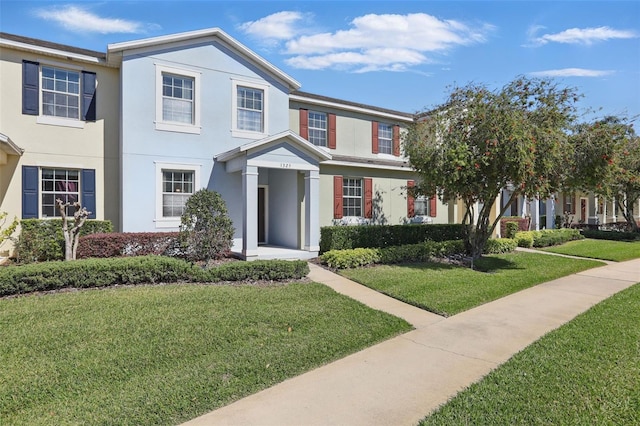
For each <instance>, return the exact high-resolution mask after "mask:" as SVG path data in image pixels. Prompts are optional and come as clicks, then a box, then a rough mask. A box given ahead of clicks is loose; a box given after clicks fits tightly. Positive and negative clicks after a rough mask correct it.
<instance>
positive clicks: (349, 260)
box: [320, 248, 380, 269]
mask: <svg viewBox="0 0 640 426" xmlns="http://www.w3.org/2000/svg"><path fill="white" fill-rule="evenodd" d="M320 260H321V261H322V263H325V264H326V265H327V266H329V267H330V268H335V269H347V268H357V267H359V266H365V265H371V264H373V263H377V262H378V261H379V260H380V254H379V253H378V250H377V249H375V248H355V249H347V250H329V251H328V252H326V253H324V254H322V256H320Z"/></svg>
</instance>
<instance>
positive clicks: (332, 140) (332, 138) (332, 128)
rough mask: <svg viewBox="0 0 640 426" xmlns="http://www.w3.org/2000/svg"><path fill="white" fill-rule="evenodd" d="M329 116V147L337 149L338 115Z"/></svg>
mask: <svg viewBox="0 0 640 426" xmlns="http://www.w3.org/2000/svg"><path fill="white" fill-rule="evenodd" d="M327 115H328V116H329V149H336V115H335V114H327Z"/></svg>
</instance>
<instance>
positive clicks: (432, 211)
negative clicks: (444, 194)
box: [429, 195, 438, 217]
mask: <svg viewBox="0 0 640 426" xmlns="http://www.w3.org/2000/svg"><path fill="white" fill-rule="evenodd" d="M437 205H438V197H436V196H435V195H434V196H433V197H431V198H429V216H431V217H436V216H437V215H438V211H437V210H436V209H437Z"/></svg>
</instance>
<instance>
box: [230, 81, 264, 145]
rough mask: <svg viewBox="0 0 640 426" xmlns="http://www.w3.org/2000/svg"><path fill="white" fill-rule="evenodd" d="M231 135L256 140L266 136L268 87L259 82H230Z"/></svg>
mask: <svg viewBox="0 0 640 426" xmlns="http://www.w3.org/2000/svg"><path fill="white" fill-rule="evenodd" d="M231 87H232V90H233V91H232V92H231V93H232V96H233V99H232V111H231V117H232V118H231V134H232V136H234V137H237V138H244V139H258V138H261V137H264V136H266V135H267V134H268V132H269V129H268V123H269V86H268V85H267V84H262V83H259V82H253V81H245V80H235V79H232V80H231Z"/></svg>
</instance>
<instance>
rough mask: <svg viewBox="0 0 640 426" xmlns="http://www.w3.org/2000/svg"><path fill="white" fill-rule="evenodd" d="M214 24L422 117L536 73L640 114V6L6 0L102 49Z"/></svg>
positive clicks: (28, 26)
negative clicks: (471, 86) (461, 93)
mask: <svg viewBox="0 0 640 426" xmlns="http://www.w3.org/2000/svg"><path fill="white" fill-rule="evenodd" d="M211 27H219V28H221V29H222V30H223V31H225V32H227V33H228V34H229V35H231V36H232V37H234V38H236V39H237V40H238V41H240V42H241V43H243V44H245V45H246V46H247V47H249V48H250V49H252V50H253V51H255V52H256V53H258V54H259V55H261V56H263V57H264V58H265V59H267V60H268V61H270V62H271V63H272V64H274V65H275V66H277V67H279V68H280V69H282V70H283V71H285V72H286V73H288V74H289V75H290V76H292V77H293V78H295V79H296V80H298V81H299V82H301V83H302V88H301V90H304V91H307V92H312V93H317V94H321V95H325V96H331V97H336V98H341V99H346V100H350V101H354V102H361V103H366V104H371V105H376V106H381V107H385V108H391V109H396V110H400V111H405V112H416V111H421V110H424V109H429V108H432V107H434V106H437V105H438V104H440V103H442V102H443V101H444V100H445V99H446V96H447V91H448V87H450V86H451V85H453V84H457V85H464V84H467V83H469V82H475V83H486V84H488V85H489V86H490V87H494V88H495V87H500V86H502V85H504V84H506V83H507V82H509V81H510V80H512V79H514V78H515V77H516V76H518V75H528V76H542V77H544V76H550V77H554V78H556V79H557V81H558V82H559V83H560V84H562V85H566V86H573V87H577V88H578V90H579V91H580V92H581V93H583V94H584V98H583V99H582V100H581V101H580V106H581V107H582V108H584V109H587V108H592V109H595V110H596V112H595V113H591V114H590V115H588V116H586V118H593V117H594V116H603V115H609V114H614V115H625V116H627V117H630V118H632V117H634V116H638V115H640V2H638V1H619V2H616V1H591V2H582V1H565V2H558V1H467V2H462V1H429V2H426V1H339V2H331V1H311V0H307V1H304V2H297V1H259V2H256V1H233V2H228V1H101V2H95V1H75V2H58V1H7V0H2V1H1V2H0V30H2V31H4V32H8V33H12V34H18V35H23V36H27V37H34V38H41V39H44V40H48V41H53V42H57V43H63V44H69V45H72V46H76V47H82V48H86V49H93V50H98V51H106V48H107V44H109V43H116V42H121V41H129V40H136V39H141V38H147V37H155V36H160V35H166V34H171V33H177V32H183V31H191V30H197V29H203V28H211Z"/></svg>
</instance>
